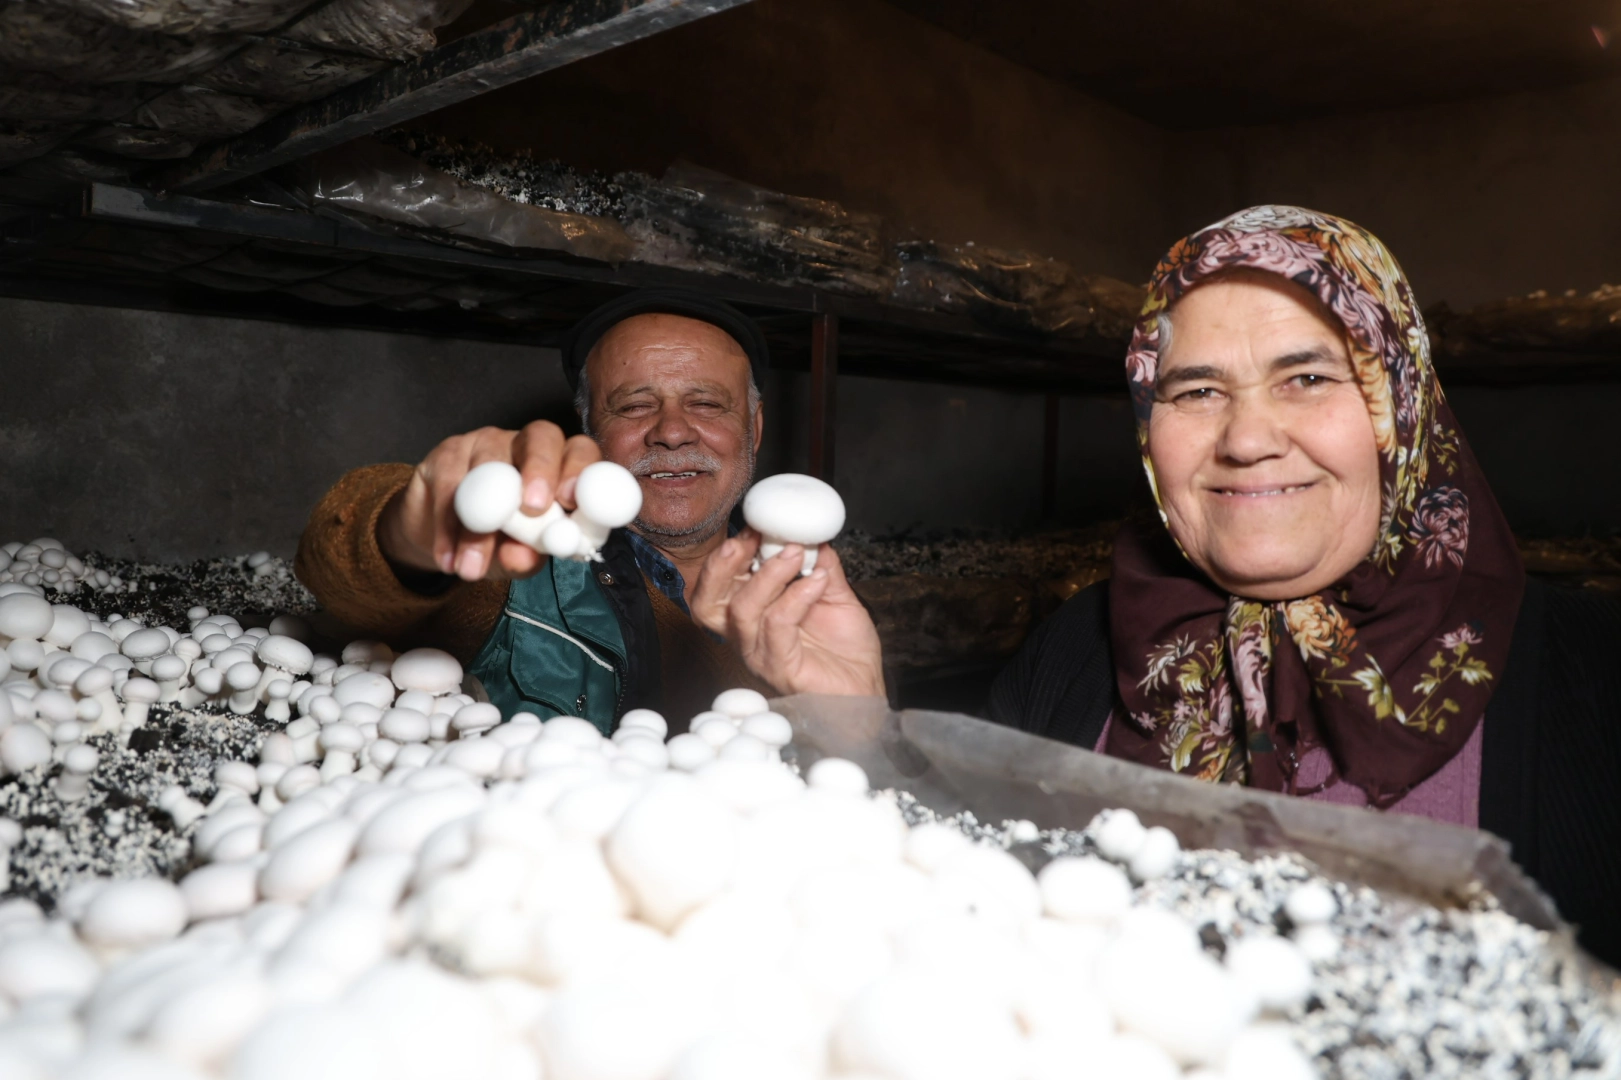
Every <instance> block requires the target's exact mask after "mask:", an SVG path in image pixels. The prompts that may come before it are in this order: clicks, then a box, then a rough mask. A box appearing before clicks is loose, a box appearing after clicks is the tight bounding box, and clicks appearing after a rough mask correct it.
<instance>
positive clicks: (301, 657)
mask: <svg viewBox="0 0 1621 1080" xmlns="http://www.w3.org/2000/svg"><path fill="white" fill-rule="evenodd" d="M254 652H255V654H256V655H257V656H258V657H259V659H260V660H263V661H264V662H265V663H266V664H267V665H269V666H270V667H274V668H281V669H282V670H283V671H290V672H292V673H293V674H294V675H302V674H304V673H305V672H306V671H308V670H309V669H310V666H311V665H312V664H314V663H315V654H314V653H313V652H311V651H310V647H309V646H308V645H306V644H304V643H303V642H302V641H299V640H298V639H297V638H291V637H288V636H286V635H285V634H270V635H269V636H267V637H266V638H265V639H264V640H263V641H261V642H259V647H258V648H257V649H255V650H254Z"/></svg>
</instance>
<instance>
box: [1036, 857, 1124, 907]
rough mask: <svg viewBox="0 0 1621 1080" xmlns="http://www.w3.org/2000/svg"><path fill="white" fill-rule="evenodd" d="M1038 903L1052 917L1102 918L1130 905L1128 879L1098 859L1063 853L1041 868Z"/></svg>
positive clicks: (1110, 865)
mask: <svg viewBox="0 0 1621 1080" xmlns="http://www.w3.org/2000/svg"><path fill="white" fill-rule="evenodd" d="M1036 881H1037V882H1038V883H1039V884H1040V885H1041V903H1042V907H1043V908H1044V909H1045V910H1046V912H1047V914H1048V915H1051V916H1052V917H1053V918H1055V919H1067V920H1073V921H1077V922H1106V921H1111V920H1113V919H1116V918H1119V917H1120V916H1121V915H1122V914H1124V913H1125V911H1126V909H1127V908H1129V907H1130V906H1131V882H1130V881H1128V880H1127V879H1126V875H1125V874H1124V873H1123V872H1122V871H1121V870H1120V868H1119V867H1117V866H1114V865H1113V864H1111V863H1106V862H1104V861H1103V860H1102V859H1092V858H1072V857H1068V856H1063V857H1060V858H1057V859H1054V860H1053V861H1052V862H1050V863H1048V864H1047V865H1046V866H1044V867H1042V868H1041V873H1039V874H1038V875H1036Z"/></svg>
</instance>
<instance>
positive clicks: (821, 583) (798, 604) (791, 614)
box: [761, 569, 828, 663]
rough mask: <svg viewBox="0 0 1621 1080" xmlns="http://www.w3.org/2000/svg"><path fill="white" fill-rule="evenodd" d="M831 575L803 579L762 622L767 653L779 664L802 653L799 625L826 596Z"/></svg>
mask: <svg viewBox="0 0 1621 1080" xmlns="http://www.w3.org/2000/svg"><path fill="white" fill-rule="evenodd" d="M827 583H828V575H827V573H826V572H825V571H822V570H820V569H817V570H814V571H812V572H811V576H810V577H805V578H800V579H799V580H798V581H795V582H794V583H793V584H791V585H789V586H788V587H787V588H786V589H784V590H783V591H782V595H781V596H779V597H778V598H777V599H776V600H775V601H774V602H773V603H772V604H771V606H770V607H768V608H766V611H765V618H764V619H763V620H762V625H761V637H762V638H763V640H764V644H765V649H766V653H767V654H768V655H769V656H771V657H773V658H774V659H775V660H777V661H778V662H779V663H781V662H782V661H785V660H788V659H790V658H791V657H793V656H795V655H796V654H797V653H798V651H799V649H800V638H801V633H802V631H801V629H800V624H801V623H803V622H804V621H805V616H806V615H808V614H810V610H811V608H812V607H814V606H815V605H816V602H817V601H818V600H820V599H821V598H822V596H823V595H824V594H825V593H826V592H827Z"/></svg>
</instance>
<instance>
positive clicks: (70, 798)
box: [56, 743, 201, 809]
mask: <svg viewBox="0 0 1621 1080" xmlns="http://www.w3.org/2000/svg"><path fill="white" fill-rule="evenodd" d="M100 760H101V755H100V754H98V753H96V748H95V747H93V746H87V745H85V744H84V743H79V744H78V745H76V746H70V747H69V748H68V751H67V753H66V754H63V755H62V775H61V776H58V777H57V778H56V797H57V798H58V799H61V800H62V801H63V802H75V801H77V800H79V799H82V798H84V797H85V796H86V795H88V794H90V774H91V773H93V772H95V771H96V765H97V763H98V762H99V761H100ZM199 809H201V808H200V807H199Z"/></svg>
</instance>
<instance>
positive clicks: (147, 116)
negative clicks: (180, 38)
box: [133, 86, 280, 139]
mask: <svg viewBox="0 0 1621 1080" xmlns="http://www.w3.org/2000/svg"><path fill="white" fill-rule="evenodd" d="M278 111H280V110H279V107H278V106H276V105H272V104H269V103H267V102H262V101H254V100H253V99H252V98H246V97H242V96H241V95H239V94H222V93H220V92H219V91H218V90H209V89H206V88H204V87H201V86H177V87H175V88H174V89H173V90H168V91H165V92H164V93H162V94H160V95H158V96H157V97H155V98H153V99H152V100H151V101H148V102H147V103H146V104H144V105H142V106H141V107H140V109H138V110H137V111H136V113H135V115H134V117H133V120H134V123H135V124H136V125H138V126H140V127H147V128H154V129H156V130H158V131H168V132H173V133H174V134H177V135H192V136H196V137H197V138H203V139H223V138H227V137H229V136H232V135H240V134H242V133H243V132H245V131H250V130H252V129H253V128H256V127H258V126H259V125H260V124H262V123H264V121H265V120H267V119H269V118H270V117H271V116H273V115H275V114H276V113H277V112H278Z"/></svg>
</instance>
